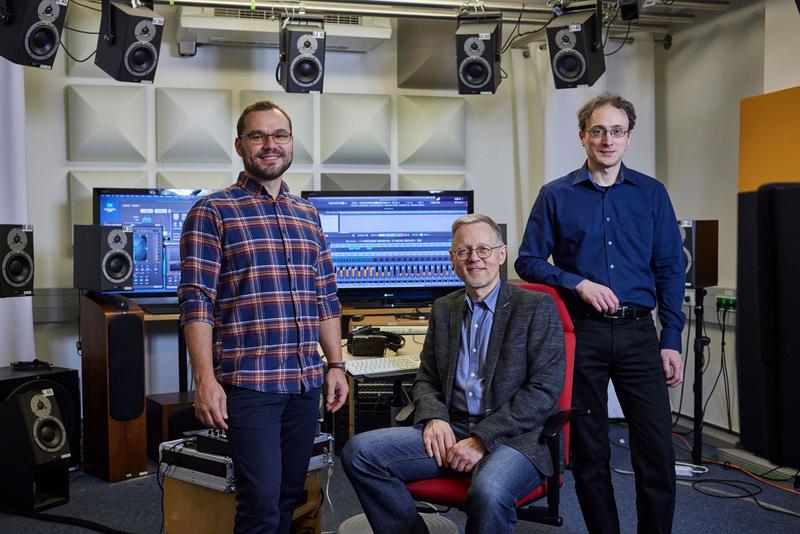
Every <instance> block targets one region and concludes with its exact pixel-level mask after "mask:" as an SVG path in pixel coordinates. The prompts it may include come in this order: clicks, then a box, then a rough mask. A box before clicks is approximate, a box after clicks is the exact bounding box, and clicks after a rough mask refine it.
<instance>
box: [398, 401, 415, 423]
mask: <svg viewBox="0 0 800 534" xmlns="http://www.w3.org/2000/svg"><path fill="white" fill-rule="evenodd" d="M394 422H395V423H397V424H398V425H400V426H411V424H412V423H414V403H411V404H406V405H405V406H403V409H402V410H400V411H399V412H397V415H395V416H394Z"/></svg>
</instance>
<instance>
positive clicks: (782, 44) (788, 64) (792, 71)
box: [764, 0, 800, 93]
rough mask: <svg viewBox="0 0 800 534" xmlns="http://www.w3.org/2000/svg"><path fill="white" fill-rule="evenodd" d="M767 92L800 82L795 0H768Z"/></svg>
mask: <svg viewBox="0 0 800 534" xmlns="http://www.w3.org/2000/svg"><path fill="white" fill-rule="evenodd" d="M765 19H766V28H767V31H766V32H764V92H765V93H771V92H773V91H778V90H780V89H788V88H790V87H797V86H798V85H800V61H798V60H797V51H798V50H800V13H799V12H798V10H797V4H796V3H795V1H794V0H769V1H768V2H766V13H765Z"/></svg>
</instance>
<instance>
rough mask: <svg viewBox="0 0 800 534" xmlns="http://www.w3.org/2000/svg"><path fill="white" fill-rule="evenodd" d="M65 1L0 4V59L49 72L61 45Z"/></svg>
mask: <svg viewBox="0 0 800 534" xmlns="http://www.w3.org/2000/svg"><path fill="white" fill-rule="evenodd" d="M67 2H68V0H5V1H4V2H0V56H3V57H4V58H6V59H8V60H9V61H12V62H14V63H19V64H20V65H25V66H32V67H41V68H43V69H50V68H52V67H53V61H54V60H55V58H56V52H58V47H59V43H60V42H61V32H62V30H63V28H64V18H65V17H66V15H67Z"/></svg>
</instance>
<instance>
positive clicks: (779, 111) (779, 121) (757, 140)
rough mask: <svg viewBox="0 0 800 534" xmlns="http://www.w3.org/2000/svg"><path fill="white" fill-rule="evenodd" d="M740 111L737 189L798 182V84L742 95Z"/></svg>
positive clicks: (743, 189)
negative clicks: (758, 93) (778, 89)
mask: <svg viewBox="0 0 800 534" xmlns="http://www.w3.org/2000/svg"><path fill="white" fill-rule="evenodd" d="M739 111H740V121H739V192H740V193H743V192H747V191H755V190H757V189H758V188H759V187H761V186H762V185H764V184H768V183H773V182H800V166H799V165H798V163H797V160H796V159H795V157H796V155H797V147H798V142H799V141H800V126H798V125H800V87H794V88H792V89H785V90H783V91H777V92H774V93H768V94H765V95H760V96H754V97H751V98H745V99H744V100H742V102H741V104H740V106H739Z"/></svg>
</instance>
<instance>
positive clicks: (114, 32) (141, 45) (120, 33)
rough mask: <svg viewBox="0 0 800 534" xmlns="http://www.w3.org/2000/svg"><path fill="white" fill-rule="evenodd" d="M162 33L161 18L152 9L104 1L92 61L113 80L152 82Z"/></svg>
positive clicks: (162, 23)
mask: <svg viewBox="0 0 800 534" xmlns="http://www.w3.org/2000/svg"><path fill="white" fill-rule="evenodd" d="M106 5H107V6H108V8H106ZM163 33H164V17H162V16H161V15H159V14H158V13H156V12H155V11H153V10H152V9H148V8H146V7H137V8H132V7H131V6H130V5H128V4H125V3H123V2H109V3H107V4H106V3H104V4H103V14H102V15H101V18H100V35H98V36H97V54H96V55H95V58H94V63H95V65H97V66H98V67H100V68H101V69H103V70H104V71H105V72H106V73H107V74H108V75H109V76H111V77H112V78H114V79H115V80H119V81H121V82H135V83H153V78H155V76H156V67H157V66H158V55H159V50H160V49H161V37H162V34H163Z"/></svg>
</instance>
